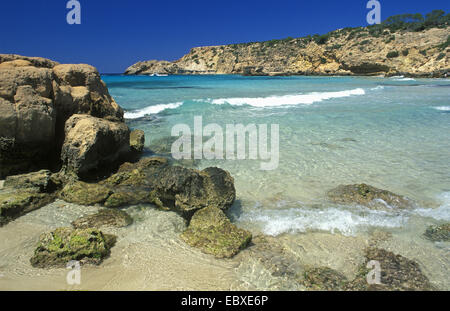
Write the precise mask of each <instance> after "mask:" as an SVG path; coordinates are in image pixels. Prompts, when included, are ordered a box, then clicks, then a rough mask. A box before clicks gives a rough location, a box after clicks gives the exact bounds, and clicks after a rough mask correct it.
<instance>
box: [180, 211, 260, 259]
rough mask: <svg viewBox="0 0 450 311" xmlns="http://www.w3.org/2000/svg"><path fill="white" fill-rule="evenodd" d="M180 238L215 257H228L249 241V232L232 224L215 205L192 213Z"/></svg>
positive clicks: (250, 237)
mask: <svg viewBox="0 0 450 311" xmlns="http://www.w3.org/2000/svg"><path fill="white" fill-rule="evenodd" d="M181 238H182V239H183V240H184V241H185V242H186V243H187V244H189V245H190V246H192V247H196V248H199V249H200V250H201V251H202V252H204V253H206V254H211V255H214V256H215V257H216V258H230V257H233V256H234V255H236V254H237V253H238V252H239V251H240V250H242V249H243V248H245V247H246V246H247V245H248V244H249V243H250V241H251V239H252V235H251V233H250V232H248V231H246V230H243V229H239V228H237V227H236V226H235V225H233V224H232V223H231V222H230V220H229V219H228V218H227V216H226V215H225V214H224V213H223V212H222V211H221V210H220V209H219V208H217V207H207V208H204V209H202V210H200V211H198V212H196V213H195V214H194V216H193V217H192V219H191V222H190V224H189V227H188V228H187V229H186V231H184V232H183V233H182V235H181Z"/></svg>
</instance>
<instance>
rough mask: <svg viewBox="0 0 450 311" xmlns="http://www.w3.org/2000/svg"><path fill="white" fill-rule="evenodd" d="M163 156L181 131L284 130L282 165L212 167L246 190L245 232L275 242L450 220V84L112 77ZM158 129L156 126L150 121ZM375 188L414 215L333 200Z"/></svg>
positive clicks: (239, 209)
mask: <svg viewBox="0 0 450 311" xmlns="http://www.w3.org/2000/svg"><path fill="white" fill-rule="evenodd" d="M103 80H104V81H105V82H106V83H107V85H108V88H109V90H110V93H111V95H112V96H113V97H114V98H115V99H116V101H117V102H118V104H119V105H121V106H122V107H123V108H124V109H125V110H126V114H125V116H126V118H127V119H128V121H127V122H128V124H129V126H130V127H132V128H139V129H142V130H144V131H145V133H146V145H147V146H148V147H151V148H153V146H154V145H155V144H158V142H160V141H167V140H168V137H170V136H171V129H172V127H173V126H174V125H175V124H179V123H185V124H188V125H190V126H191V128H193V119H194V116H202V117H203V124H204V125H206V124H208V123H217V124H219V125H221V126H223V128H225V125H226V124H230V123H232V124H239V123H241V124H244V125H247V124H269V125H270V124H279V129H280V131H279V135H280V149H279V154H280V162H279V166H278V168H277V169H275V170H272V171H261V170H259V165H260V161H259V160H236V161H231V160H202V161H200V162H199V163H198V168H199V169H202V168H205V167H208V166H218V167H222V168H224V169H226V170H228V171H229V172H230V173H231V174H232V176H233V177H234V178H235V185H236V189H237V202H236V204H235V206H234V207H233V209H232V210H231V212H230V215H231V216H232V217H233V218H234V220H235V221H236V222H237V223H240V224H241V225H242V226H244V227H247V228H249V229H252V230H257V231H262V232H264V233H266V234H271V235H279V234H282V233H293V234H297V233H300V234H301V233H303V232H306V231H310V230H313V231H316V230H318V231H327V232H339V233H342V234H344V235H356V234H358V233H359V232H364V231H367V230H370V229H371V228H374V227H381V228H385V229H386V230H388V229H389V230H397V229H401V228H404V227H406V226H408V224H409V223H411V222H415V223H416V222H417V219H419V220H420V221H419V223H420V226H421V227H420V230H422V229H423V227H424V226H425V225H428V224H435V223H442V222H444V221H449V220H450V80H449V79H407V78H403V77H393V78H378V77H367V78H365V77H240V76H168V77H145V76H136V77H135V76H103ZM146 115H147V116H148V115H149V116H151V117H145V116H146ZM362 182H364V183H368V184H371V185H373V186H375V187H379V188H382V189H387V190H390V191H393V192H396V193H398V194H402V195H405V196H407V197H409V198H411V199H412V200H414V201H415V202H416V203H417V206H416V208H415V209H413V210H410V211H402V212H399V211H395V210H392V211H385V212H382V211H371V210H368V209H365V208H363V207H354V206H339V205H335V204H332V203H330V202H328V201H327V199H326V192H327V191H328V190H330V189H332V188H334V187H336V186H338V185H340V184H351V183H362Z"/></svg>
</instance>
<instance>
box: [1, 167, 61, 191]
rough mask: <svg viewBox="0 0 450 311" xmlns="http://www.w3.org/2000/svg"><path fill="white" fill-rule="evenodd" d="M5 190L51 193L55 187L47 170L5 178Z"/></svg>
mask: <svg viewBox="0 0 450 311" xmlns="http://www.w3.org/2000/svg"><path fill="white" fill-rule="evenodd" d="M4 187H5V188H14V189H28V190H30V191H36V192H53V191H54V190H55V189H56V188H57V185H56V184H55V181H54V180H53V177H52V173H51V172H50V171H49V170H41V171H39V172H32V173H28V174H22V175H15V176H8V177H6V180H5V184H4Z"/></svg>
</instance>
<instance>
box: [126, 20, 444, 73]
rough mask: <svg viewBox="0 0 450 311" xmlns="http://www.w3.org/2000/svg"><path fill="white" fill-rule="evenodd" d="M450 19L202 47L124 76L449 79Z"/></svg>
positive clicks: (138, 66) (138, 67)
mask: <svg viewBox="0 0 450 311" xmlns="http://www.w3.org/2000/svg"><path fill="white" fill-rule="evenodd" d="M448 16H449V15H447V16H445V15H444V16H443V19H442V20H441V21H440V22H439V23H435V24H426V21H425V22H423V25H425V26H417V25H419V24H418V23H410V24H408V23H403V24H401V25H402V26H398V25H399V24H398V22H396V23H390V24H382V25H375V26H369V27H359V28H345V29H338V30H336V31H333V32H330V33H328V34H326V35H322V36H319V35H314V36H308V37H303V38H287V39H283V40H271V41H265V42H253V43H241V44H232V45H221V46H208V47H197V48H193V49H191V51H190V52H189V53H188V54H187V55H184V56H183V57H182V58H180V59H179V60H177V61H174V62H168V61H155V60H151V61H144V62H139V63H137V64H134V65H132V66H131V67H129V68H128V69H127V70H126V72H125V74H132V75H134V74H142V75H150V74H242V75H399V74H403V75H407V76H419V77H420V76H423V77H445V76H447V75H448V72H450V69H449V68H450V66H449V51H450V49H449V48H448V46H449V41H450V36H449V33H450V26H449V21H448V20H449V17H448ZM405 25H406V26H405ZM411 25H412V26H414V27H415V29H411V27H412V26H411Z"/></svg>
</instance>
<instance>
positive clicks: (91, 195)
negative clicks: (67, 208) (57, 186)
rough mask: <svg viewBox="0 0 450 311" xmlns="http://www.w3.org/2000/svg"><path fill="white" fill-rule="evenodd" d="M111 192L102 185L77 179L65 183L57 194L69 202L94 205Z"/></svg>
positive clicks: (103, 200) (101, 201) (104, 199)
mask: <svg viewBox="0 0 450 311" xmlns="http://www.w3.org/2000/svg"><path fill="white" fill-rule="evenodd" d="M111 194H112V191H111V190H110V189H108V188H106V187H104V186H102V185H99V184H88V183H85V182H82V181H78V182H74V183H70V184H68V185H66V186H65V187H64V188H63V190H62V191H61V193H60V194H59V196H60V198H61V199H62V200H64V201H66V202H69V203H76V204H81V205H95V204H99V203H103V202H105V201H106V199H107V198H108V197H109V196H110V195H111Z"/></svg>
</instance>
